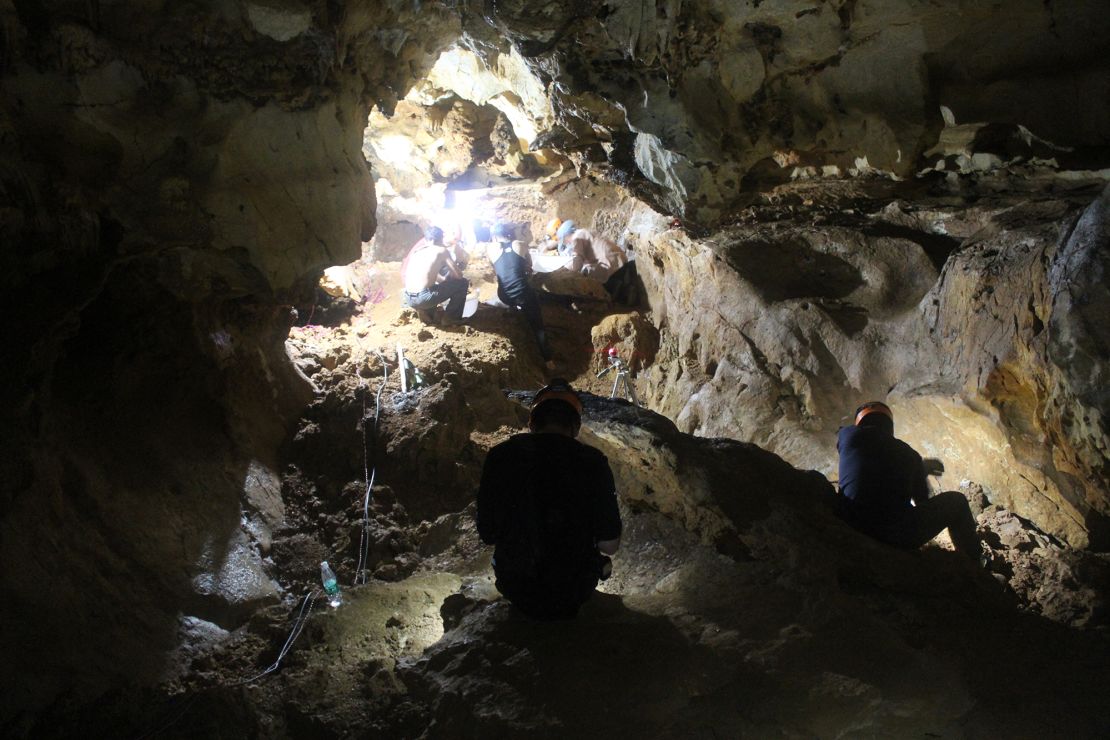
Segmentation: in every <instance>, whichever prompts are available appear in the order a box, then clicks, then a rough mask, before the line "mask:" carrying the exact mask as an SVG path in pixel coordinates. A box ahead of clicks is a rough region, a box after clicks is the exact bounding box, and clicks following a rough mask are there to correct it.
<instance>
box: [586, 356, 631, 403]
mask: <svg viewBox="0 0 1110 740" xmlns="http://www.w3.org/2000/svg"><path fill="white" fill-rule="evenodd" d="M608 373H614V376H613V390H612V391H611V392H610V393H609V398H617V392H618V391H620V397H621V398H625V399H627V400H629V401H631V402H632V403H634V404H636V405H637V406H639V405H640V400H639V399H638V398H636V388H635V387H634V386H633V385H632V381H631V380H629V378H628V374H629V368H628V365H625V364H624V360H622V359H621V358H620V356H618V355H617V348H616V347H610V348H609V367H607V368H605V369H604V370H602V371H601V372H600V373H598V374H597V377H598V379H599V380H600V379H601V378H603V377H605V375H606V374H608Z"/></svg>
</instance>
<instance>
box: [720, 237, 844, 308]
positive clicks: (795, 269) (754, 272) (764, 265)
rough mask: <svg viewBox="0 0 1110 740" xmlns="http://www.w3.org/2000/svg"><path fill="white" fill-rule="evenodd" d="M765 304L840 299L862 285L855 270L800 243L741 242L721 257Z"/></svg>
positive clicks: (794, 240)
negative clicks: (798, 299)
mask: <svg viewBox="0 0 1110 740" xmlns="http://www.w3.org/2000/svg"><path fill="white" fill-rule="evenodd" d="M724 257H725V259H726V260H727V261H728V263H729V265H731V266H732V268H733V269H734V270H736V271H737V272H738V273H739V274H740V275H741V276H742V277H743V278H744V279H745V280H747V281H748V282H749V283H750V284H751V285H752V287H753V289H754V290H755V291H756V293H757V294H758V295H759V297H760V298H762V299H763V300H764V301H766V302H767V303H778V302H780V301H789V300H792V299H796V298H844V297H845V296H847V295H849V294H850V293H852V291H854V290H855V289H856V288H858V287H860V286H861V285H863V276H862V275H861V274H860V272H859V270H858V269H856V268H855V267H853V266H852V265H851V264H849V263H848V262H846V261H844V260H842V259H841V258H839V257H837V256H836V255H832V254H826V253H824V252H818V251H817V250H815V249H812V248H811V247H810V246H809V244H807V243H806V242H805V241H803V240H801V239H788V240H783V241H781V242H777V243H770V242H765V241H759V240H754V239H753V240H745V241H741V242H738V243H736V244H732V245H730V246H729V247H728V249H727V251H726V252H725V255H724Z"/></svg>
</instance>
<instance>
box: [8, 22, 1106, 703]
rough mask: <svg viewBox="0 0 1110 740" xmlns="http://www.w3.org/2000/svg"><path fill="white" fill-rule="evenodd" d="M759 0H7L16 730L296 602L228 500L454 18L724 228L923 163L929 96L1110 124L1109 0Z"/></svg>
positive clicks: (293, 412) (596, 147)
mask: <svg viewBox="0 0 1110 740" xmlns="http://www.w3.org/2000/svg"><path fill="white" fill-rule="evenodd" d="M762 5H763V7H761V4H760V3H740V4H732V3H722V2H709V1H706V2H685V3H684V2H679V1H677V0H665V1H662V2H652V3H648V4H647V5H644V4H642V3H624V2H584V3H540V4H535V3H525V2H520V1H517V0H512V1H509V2H499V3H497V4H496V5H495V6H494V5H489V6H487V5H485V4H482V5H481V6H479V4H478V3H474V4H469V3H449V4H448V3H443V4H440V3H408V2H371V3H359V4H355V3H339V2H323V1H319V2H299V1H298V0H257V1H255V2H247V1H243V2H225V3H218V4H204V3H196V2H182V3H167V2H158V1H157V0H153V1H150V2H143V3H138V4H119V3H104V2H101V3H85V2H73V1H61V0H56V1H53V2H41V3H38V2H29V1H27V0H0V41H2V43H0V89H2V100H0V155H2V160H0V163H2V170H0V185H2V192H0V240H2V243H3V247H2V251H0V260H2V262H0V281H3V291H2V294H3V302H4V307H5V315H6V316H7V317H8V318H9V322H8V330H7V341H6V345H7V346H6V350H5V352H4V358H3V371H4V379H5V382H4V383H3V404H2V408H3V410H4V411H3V413H4V417H5V418H4V423H3V425H2V429H3V432H2V434H3V440H2V443H3V444H2V447H3V450H4V454H3V468H2V470H0V478H2V484H0V486H2V488H0V490H2V493H0V563H2V565H0V594H2V596H3V611H2V614H0V619H2V626H3V629H2V631H0V634H2V637H0V650H2V651H3V653H4V654H5V655H6V656H7V665H6V667H5V671H4V674H3V678H2V683H0V687H2V689H3V696H4V700H3V704H2V705H0V722H9V721H12V718H13V717H17V716H18V715H19V713H20V712H23V711H29V710H34V709H37V708H40V707H42V706H45V705H47V704H48V703H49V702H50V701H53V700H54V699H56V698H57V697H59V696H76V697H77V698H78V699H83V698H88V697H91V696H95V695H96V694H97V693H99V692H101V691H103V690H105V689H107V688H109V687H112V686H115V685H121V684H126V683H130V682H134V681H139V682H143V681H149V680H154V679H155V678H156V677H157V676H158V675H160V674H161V672H162V671H163V669H164V668H165V661H166V659H167V655H169V654H170V653H171V651H172V648H173V647H174V645H175V644H176V641H177V629H178V623H177V617H178V615H179V614H182V613H184V614H195V615H198V616H202V617H204V618H206V619H210V620H212V621H216V622H217V623H220V624H224V625H229V626H230V625H235V624H236V623H238V621H240V620H241V619H243V618H244V617H245V615H246V614H248V613H249V612H250V610H251V609H252V608H254V607H256V606H257V605H259V604H262V603H267V602H268V601H271V600H273V599H276V598H277V587H276V585H275V584H274V583H273V580H272V577H271V575H270V574H269V573H268V572H267V571H266V569H265V568H264V567H263V566H262V565H261V564H260V561H259V558H258V555H259V554H260V553H261V552H262V551H263V550H264V542H263V540H264V539H265V538H264V536H261V537H260V536H257V535H251V534H249V533H248V532H246V531H245V530H244V529H243V528H242V527H241V523H242V521H241V516H242V515H243V514H244V513H245V514H246V516H247V517H248V518H251V519H252V520H253V519H255V518H258V519H260V520H262V524H263V525H265V524H266V521H265V519H266V517H265V516H262V515H261V514H259V513H258V512H252V510H251V507H252V506H257V507H258V508H261V505H258V504H252V503H251V500H252V499H251V495H252V489H256V488H259V487H263V488H264V487H265V486H260V484H259V483H258V481H259V480H260V479H266V478H268V477H272V475H273V469H274V467H275V466H276V465H277V464H278V460H277V458H276V452H275V450H276V448H277V446H278V444H279V442H280V440H281V439H282V437H283V436H284V434H285V433H286V431H287V430H288V428H289V425H290V424H291V422H292V421H294V420H295V419H296V417H297V415H298V413H299V411H300V408H301V406H302V405H303V404H304V403H305V402H306V401H307V399H308V398H309V389H308V387H307V385H306V384H305V382H304V380H303V378H301V377H299V376H298V375H297V374H296V373H295V372H294V370H293V369H292V368H291V366H290V365H289V363H288V362H287V360H286V358H285V355H284V350H283V347H282V342H283V340H284V336H285V331H286V329H287V327H288V325H289V322H290V321H291V317H290V313H289V307H290V306H292V305H295V304H296V303H297V302H298V301H299V300H301V297H303V295H304V293H305V291H306V290H308V289H309V288H310V285H311V283H312V281H313V280H314V276H315V274H316V273H317V272H318V271H319V270H320V269H321V268H322V267H325V266H327V265H330V264H341V263H345V262H348V261H350V260H353V259H355V258H357V257H358V255H359V251H358V249H359V243H360V241H362V240H364V239H366V238H368V237H369V236H370V235H371V234H372V233H373V230H374V206H375V201H374V194H373V188H372V185H371V183H370V179H369V176H368V172H367V171H366V168H365V164H364V162H363V159H362V154H361V144H362V131H363V128H364V127H365V121H366V117H367V114H368V113H369V110H370V108H371V106H375V105H376V106H378V107H379V108H381V109H384V110H391V109H392V107H393V105H394V104H395V103H396V101H397V99H398V98H400V97H402V96H403V95H404V93H405V91H406V90H407V88H408V87H409V86H410V85H411V84H412V82H414V81H415V80H417V79H418V78H419V77H420V76H421V75H422V74H424V73H425V72H426V70H427V69H428V68H429V67H430V66H431V64H432V62H433V61H434V58H435V54H436V53H437V52H438V51H439V50H440V49H442V48H445V47H446V46H447V45H448V44H450V43H451V42H452V41H453V40H455V39H457V38H459V37H460V34H462V35H463V38H464V41H465V43H466V44H467V45H468V46H469V48H472V49H474V50H476V51H477V52H479V53H480V54H481V55H482V56H483V57H484V58H486V59H494V58H496V56H497V55H499V54H508V53H510V51H511V49H510V45H511V46H512V48H513V49H515V50H516V51H515V53H517V54H518V55H520V56H521V57H522V58H523V59H524V60H525V64H526V66H527V67H528V69H530V70H531V71H532V72H533V73H534V74H535V76H536V79H538V80H539V81H540V82H541V84H543V85H545V86H546V87H545V89H546V90H548V94H549V95H550V97H551V100H552V102H553V105H552V114H551V119H550V120H544V121H541V122H540V123H542V124H543V125H542V127H541V128H542V133H541V138H542V139H543V141H542V142H541V143H542V144H544V145H545V146H547V147H550V148H552V149H555V150H559V151H562V152H563V153H564V154H565V155H566V156H567V157H568V158H569V159H570V161H572V162H573V163H574V164H575V165H576V166H578V167H579V168H582V169H587V168H594V169H596V170H598V171H599V172H602V173H604V174H607V175H608V176H610V177H612V178H613V179H614V180H615V181H617V182H619V183H622V184H624V185H627V186H629V187H630V188H631V189H632V190H633V192H635V193H637V194H638V195H640V196H641V197H643V198H645V199H646V200H647V201H648V202H650V203H651V204H652V205H653V206H654V207H655V208H657V209H658V210H660V211H662V212H671V213H676V214H682V215H685V216H687V217H688V218H689V219H690V221H691V222H692V223H694V224H700V225H702V226H707V227H708V226H712V224H713V223H714V221H715V219H717V218H718V217H719V216H720V214H722V213H723V212H725V211H726V210H727V209H728V208H729V207H731V206H732V205H733V204H734V203H735V202H737V201H738V200H739V199H741V193H742V191H743V189H744V188H743V185H744V183H745V178H748V182H751V181H752V177H754V176H755V175H758V174H759V173H760V172H762V171H763V169H764V168H766V167H767V166H768V163H769V162H770V161H772V160H773V159H774V156H775V155H776V153H778V152H780V151H784V150H788V151H790V152H793V153H795V154H796V155H797V156H798V157H799V160H798V161H799V162H803V163H804V162H813V163H815V164H819V165H820V164H825V163H831V164H835V165H836V166H838V167H841V168H843V169H847V168H848V166H849V165H852V164H854V163H855V161H856V159H857V158H859V157H861V156H865V157H867V158H868V162H869V164H870V165H871V166H875V167H880V168H886V169H890V170H892V171H894V172H898V173H901V174H906V173H908V172H910V171H911V168H912V165H913V164H914V162H915V161H916V155H917V154H918V153H920V152H922V151H924V150H925V149H927V147H928V146H929V145H930V144H931V143H932V142H933V141H934V140H935V139H936V137H937V132H938V131H939V129H940V127H941V126H942V122H941V120H940V114H939V113H938V112H937V106H938V104H939V103H942V102H943V103H945V104H948V105H951V106H952V107H953V109H954V110H955V111H956V114H957V115H958V116H960V117H961V118H963V117H967V118H968V120H990V121H1006V122H1011V123H1022V124H1026V125H1030V126H1032V127H1034V128H1035V129H1036V131H1037V133H1038V134H1039V135H1040V136H1044V137H1046V138H1049V139H1052V140H1054V141H1057V142H1060V143H1063V144H1066V145H1069V146H1071V147H1072V148H1073V151H1074V152H1075V157H1076V158H1081V157H1082V156H1085V153H1086V152H1088V151H1089V150H1095V149H1098V148H1099V147H1104V146H1106V144H1107V141H1106V136H1107V132H1108V131H1110V125H1107V122H1108V121H1110V115H1108V114H1107V109H1106V106H1105V105H1104V106H1099V105H1097V104H1093V103H1092V101H1098V100H1106V99H1108V98H1110V95H1106V94H1104V93H1105V92H1106V90H1107V76H1106V74H1105V70H1106V64H1107V62H1106V60H1107V59H1108V58H1110V56H1108V55H1106V54H1104V53H1103V52H1104V51H1105V42H1104V41H1101V39H1106V38H1110V34H1108V33H1106V32H1105V31H1107V30H1108V29H1107V27H1106V24H1107V23H1108V21H1107V19H1106V18H1105V14H1104V13H1100V12H1099V10H1100V9H1099V6H1098V4H1097V3H1091V2H1087V3H1083V2H1070V3H1052V4H1050V5H1047V6H1046V5H1044V4H1042V3H1039V2H1032V1H1027V2H1020V3H1013V4H1011V5H1010V7H1008V8H1007V14H1006V15H1005V16H1004V17H999V16H998V15H997V14H995V13H993V12H992V11H990V10H987V9H982V8H970V7H965V6H964V5H963V4H959V3H944V4H941V5H939V6H930V8H931V9H928V10H927V9H925V8H924V6H922V5H920V4H917V3H911V2H904V1H900V2H895V1H893V0H892V1H890V2H875V3H859V2H830V3H819V4H814V3H808V2H789V3H780V4H776V5H769V4H762ZM953 18H957V19H959V21H960V22H958V23H956V22H953V20H952V19H953ZM878 69H894V70H901V71H902V72H903V73H902V74H897V75H886V74H881V75H880V74H877V72H876V70H878ZM1064 80H1066V81H1068V83H1069V84H1068V85H1064V84H1062V81H1064ZM995 93H1000V94H995ZM1001 93H1005V94H1001ZM791 156H795V155H794V154H792V155H791ZM1061 156H1063V155H1061ZM753 173H754V174H753ZM1100 259H1101V258H1100ZM1067 264H1071V262H1068V263H1067ZM1085 274H1086V275H1087V277H1088V278H1089V279H1091V280H1095V281H1096V282H1097V280H1096V279H1095V276H1094V275H1093V274H1092V273H1089V272H1087V273H1085ZM1078 300H1080V301H1081V300H1082V299H1081V298H1080V299H1078ZM1104 349H1105V348H1104V347H1103V346H1094V345H1092V349H1091V351H1090V352H1091V354H1092V356H1093V357H1094V358H1095V359H1096V360H1098V359H1099V358H1101V357H1104V356H1105V352H1104ZM1100 353H1101V354H1100ZM1091 392H1092V393H1093V391H1091ZM1096 395H1097V394H1096ZM1083 403H1086V404H1087V405H1088V406H1089V407H1091V408H1104V403H1105V401H1104V399H1101V398H1094V399H1093V400H1089V401H1088V400H1084V401H1083ZM1099 404H1102V405H1101V406H1100V405H1099ZM1084 408H1086V407H1084ZM1087 416H1088V417H1089V414H1088V415H1087ZM1096 421H1097V420H1096ZM1097 424H1098V426H1097V430H1098V431H1100V433H1101V429H1102V426H1100V425H1101V424H1102V422H1101V421H1098V422H1097ZM1100 455H1101V457H1100ZM1100 461H1101V465H1102V470H1103V473H1101V474H1102V475H1103V478H1102V479H1100V480H1103V481H1104V480H1105V472H1104V471H1105V448H1104V447H1102V448H1099V447H1098V444H1093V446H1092V451H1091V452H1090V453H1089V454H1087V456H1086V458H1085V460H1084V461H1082V465H1080V466H1079V468H1080V472H1081V474H1083V475H1090V470H1092V469H1094V468H1097V466H1098V465H1099V464H1100ZM1103 490H1105V488H1104V489H1103ZM255 493H257V492H255ZM258 495H259V496H263V494H258ZM263 497H264V496H263ZM244 501H245V503H243V502H244ZM256 514H258V516H257V517H256V516H255V515H256ZM228 563H231V564H232V565H233V566H235V567H236V568H238V567H241V568H242V571H243V572H246V573H249V574H250V578H249V579H248V581H249V582H247V583H237V582H235V579H234V578H227V579H223V578H221V573H224V572H225V571H226V568H225V566H226V565H227V564H228Z"/></svg>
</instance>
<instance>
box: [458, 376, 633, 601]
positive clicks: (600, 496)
mask: <svg viewBox="0 0 1110 740" xmlns="http://www.w3.org/2000/svg"><path fill="white" fill-rule="evenodd" d="M581 424H582V402H581V401H580V400H579V398H578V394H577V393H575V392H574V390H573V389H572V388H571V387H570V385H569V384H568V383H567V382H566V381H565V380H559V379H556V380H552V382H551V384H549V385H548V386H546V387H545V388H543V389H542V390H541V391H539V392H538V393H537V394H536V397H535V400H534V401H533V404H532V414H531V417H530V418H529V421H528V427H529V429H530V430H531V432H530V433H528V434H517V435H515V436H513V437H512V438H510V439H508V440H507V441H505V442H502V443H501V444H499V445H497V446H496V447H494V448H493V449H492V450H490V453H489V456H488V457H487V458H486V463H485V467H483V469H482V482H481V486H480V487H479V489H478V534H479V536H481V538H482V541H483V542H485V543H486V544H488V545H494V546H495V549H494V555H493V571H494V573H495V574H496V576H497V590H498V591H500V592H501V593H502V594H503V595H504V596H505V597H506V598H507V599H508V600H509V601H511V602H512V603H513V605H514V606H516V607H517V608H518V609H520V611H522V612H524V613H525V614H526V615H528V616H530V617H533V618H535V619H568V618H570V617H573V616H574V615H575V614H576V613H577V612H578V608H579V606H581V605H582V604H583V603H584V602H585V601H586V600H587V599H589V598H590V596H591V595H592V594H593V592H594V588H595V587H596V586H597V582H598V580H599V579H601V578H605V577H608V568H609V567H610V564H609V559H608V558H607V557H606V556H607V555H612V554H613V553H615V552H616V551H617V548H618V547H619V546H620V537H621V518H620V512H619V510H618V508H617V496H616V486H615V484H614V482H613V473H612V471H611V470H610V469H609V462H608V460H606V459H605V456H604V455H603V454H601V452H599V451H598V450H596V449H594V448H593V447H590V446H588V445H585V444H582V443H581V442H579V441H577V440H576V439H575V437H576V436H578V431H579V429H580V427H581Z"/></svg>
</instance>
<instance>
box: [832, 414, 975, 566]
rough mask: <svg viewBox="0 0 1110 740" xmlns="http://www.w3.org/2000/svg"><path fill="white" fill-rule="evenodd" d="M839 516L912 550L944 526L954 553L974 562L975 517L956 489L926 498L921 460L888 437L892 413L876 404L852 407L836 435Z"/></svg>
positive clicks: (875, 536)
mask: <svg viewBox="0 0 1110 740" xmlns="http://www.w3.org/2000/svg"><path fill="white" fill-rule="evenodd" d="M836 449H837V452H839V453H840V493H841V495H842V496H843V497H844V499H843V515H844V518H845V519H846V520H847V521H848V523H849V524H851V525H852V526H854V527H855V528H856V529H859V530H860V531H862V532H864V533H866V534H868V535H870V536H872V537H874V538H875V539H877V540H879V541H881V542H885V543H887V544H888V545H893V546H895V547H900V548H905V549H909V550H915V549H917V548H919V547H921V546H922V545H924V544H925V543H926V542H928V541H929V540H931V539H933V538H934V537H936V536H937V534H939V533H940V531H941V530H942V529H945V528H947V529H948V534H949V535H950V536H951V537H952V544H953V545H955V547H956V551H957V552H959V553H961V554H963V555H966V556H967V557H969V558H971V559H972V560H974V561H975V562H979V558H980V554H981V546H980V543H979V536H978V534H977V533H976V531H975V517H973V516H972V514H971V507H970V506H968V503H967V499H966V498H964V496H963V494H961V493H960V492H959V491H945V492H944V493H938V494H937V495H936V496H932V497H930V496H929V484H928V481H927V479H926V469H925V462H924V460H922V459H921V455H919V454H917V452H915V451H914V449H913V448H912V447H910V446H909V445H908V444H906V443H905V442H903V441H902V440H900V439H898V438H897V437H895V436H894V413H893V412H892V411H891V410H890V407H889V406H887V405H886V404H885V403H882V402H880V401H870V402H868V403H865V404H863V405H862V406H860V407H859V408H858V409H856V420H855V425H854V426H850V427H841V429H840V432H839V433H838V434H837V441H836Z"/></svg>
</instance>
